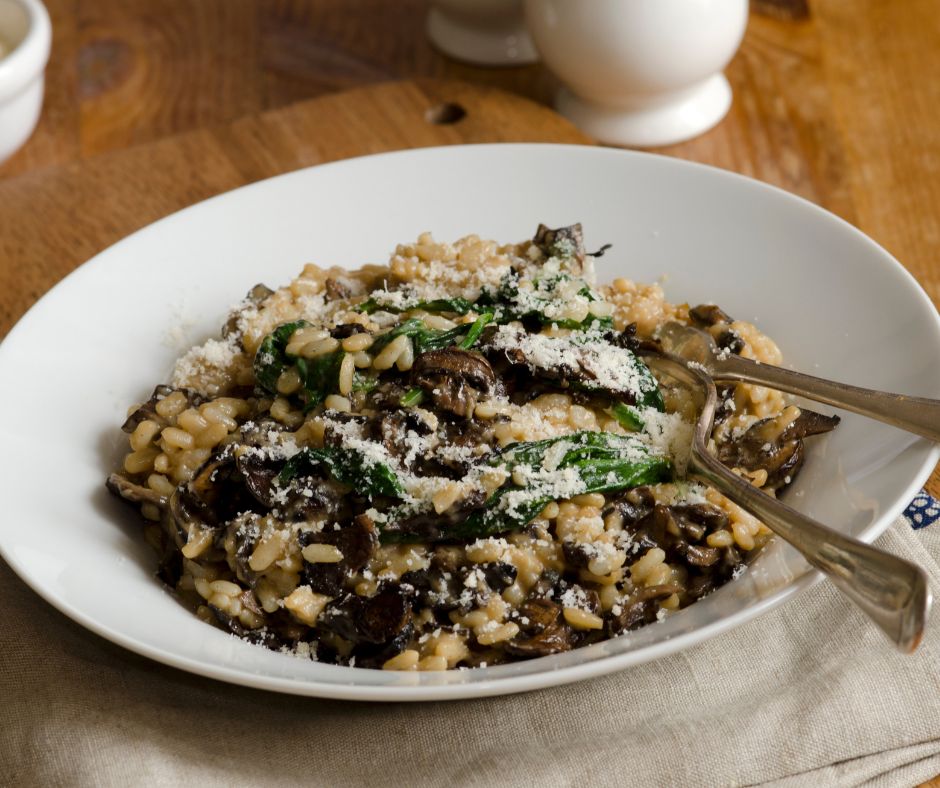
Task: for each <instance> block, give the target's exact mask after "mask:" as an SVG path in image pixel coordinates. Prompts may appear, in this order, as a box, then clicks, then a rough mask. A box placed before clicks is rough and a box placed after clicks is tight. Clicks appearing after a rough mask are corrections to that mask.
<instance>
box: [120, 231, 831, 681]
mask: <svg viewBox="0 0 940 788" xmlns="http://www.w3.org/2000/svg"><path fill="white" fill-rule="evenodd" d="M603 251H604V250H601V251H598V252H595V253H593V254H591V253H586V252H585V250H584V247H583V244H582V236H581V228H580V226H579V225H574V226H572V227H566V228H562V229H559V230H549V229H548V228H546V227H544V226H542V227H539V228H538V231H537V233H536V235H535V238H534V239H533V240H531V241H526V242H523V243H519V244H511V245H507V246H501V245H499V244H497V243H495V242H493V241H485V240H481V239H480V238H477V237H476V236H468V237H466V238H462V239H460V240H459V241H456V242H455V243H453V244H450V243H439V242H437V241H435V240H434V239H433V238H432V237H431V236H430V235H427V234H425V235H422V236H420V237H419V238H418V240H417V241H416V242H415V243H412V244H405V245H401V246H399V247H398V248H397V249H396V250H395V253H394V255H393V256H392V258H391V260H390V262H389V264H388V265H385V266H378V265H368V266H365V267H364V268H361V269H359V270H357V271H348V270H345V269H339V268H331V269H327V270H324V269H321V268H318V267H317V266H315V265H308V266H307V267H306V268H305V269H304V270H303V272H302V273H301V274H300V276H299V277H297V278H296V279H295V280H294V281H293V282H291V283H290V284H289V285H287V286H286V287H282V288H280V289H279V290H270V289H268V288H267V287H265V286H263V285H258V286H256V287H255V288H253V289H252V290H251V292H250V293H249V294H248V296H247V298H246V299H245V300H244V301H243V302H241V303H240V304H238V305H237V306H236V307H235V308H234V309H233V310H232V312H231V313H230V315H229V316H228V320H227V321H226V323H225V325H224V327H223V329H222V332H221V336H220V337H219V338H217V339H210V340H208V341H207V342H206V343H205V344H203V345H200V346H198V347H195V348H193V349H192V350H190V351H189V352H188V353H187V354H186V355H184V356H183V357H182V358H181V359H180V360H179V361H178V362H177V364H176V368H175V370H174V372H173V374H172V379H171V381H170V383H169V384H168V385H160V386H157V388H156V389H155V390H154V392H153V396H152V397H151V398H150V399H149V400H148V401H147V402H145V403H143V404H142V405H139V406H136V407H134V408H133V409H132V410H131V412H130V415H129V417H128V419H127V421H126V422H125V423H124V426H123V430H124V432H126V433H127V434H128V439H129V443H130V448H129V451H128V453H127V454H126V456H125V457H124V462H123V468H122V469H121V471H119V472H117V473H114V474H112V475H111V476H110V478H109V479H108V487H109V488H110V489H111V490H112V492H114V493H116V494H117V495H119V496H121V497H122V498H124V499H126V500H127V501H130V502H132V503H133V504H135V505H137V506H139V508H140V511H141V513H142V515H143V518H144V520H145V522H146V528H145V535H146V538H147V540H148V541H149V542H150V543H151V544H152V545H153V547H154V548H155V549H156V550H157V552H158V554H159V556H160V559H159V576H160V577H161V578H162V579H163V581H164V582H166V583H167V584H168V585H169V586H171V587H172V588H174V589H176V591H177V592H178V593H179V594H180V596H181V597H182V598H184V599H185V600H187V602H188V603H190V604H191V605H192V606H193V607H194V608H195V610H196V614H197V615H198V616H199V617H200V618H202V619H204V620H205V621H207V622H213V623H215V624H217V625H218V626H220V627H222V628H223V629H225V630H227V631H228V632H231V633H233V634H235V635H237V636H239V637H241V638H244V639H246V640H249V641H251V642H253V643H258V644H262V645H264V646H267V647H269V648H272V649H278V650H284V651H289V652H291V653H294V654H297V655H300V656H303V657H307V658H310V659H316V660H320V661H322V662H329V663H337V664H341V665H355V666H357V667H369V668H385V669H388V670H444V669H447V668H457V667H478V666H484V665H492V664H495V663H500V662H507V661H510V660H516V659H525V658H529V657H537V656H543V655H547V654H553V653H557V652H560V651H566V650H568V649H572V648H577V647H578V646H581V645H585V644H588V643H593V642H596V641H598V640H602V639H604V638H610V637H617V636H620V635H622V634H624V633H626V632H629V631H630V630H633V629H636V628H638V627H641V626H644V625H648V624H653V623H655V622H656V621H658V620H662V619H663V618H664V617H666V616H668V615H670V614H672V613H673V612H674V611H677V610H679V609H680V608H682V607H685V606H686V605H689V604H691V603H692V602H694V601H695V600H697V599H699V598H700V597H702V596H704V595H706V594H708V593H710V592H712V591H713V590H714V589H715V588H717V587H718V586H720V585H722V584H723V583H725V582H727V581H728V580H729V579H731V578H733V577H735V576H736V575H737V574H739V573H740V572H741V571H743V568H744V566H745V562H746V561H747V558H748V554H749V553H751V552H752V551H754V550H756V549H757V548H759V547H760V546H761V545H762V544H764V542H766V541H767V539H768V538H769V535H770V532H769V531H768V530H767V529H766V527H765V526H763V525H762V524H761V523H760V522H758V521H757V520H755V519H754V518H753V517H751V516H750V515H749V514H748V513H747V512H745V511H743V510H742V509H740V508H738V507H737V506H735V505H734V504H732V503H731V502H730V501H728V500H727V499H725V498H724V497H722V496H721V495H720V494H718V493H717V492H716V491H715V490H713V489H709V488H707V487H704V486H701V485H698V484H693V483H688V482H685V481H682V470H683V468H682V466H683V462H684V458H685V455H686V454H687V453H688V448H689V446H688V444H689V442H690V440H691V430H692V423H691V422H692V420H693V419H694V417H695V403H694V402H693V398H692V396H691V394H690V392H689V391H687V390H685V389H683V388H681V387H678V386H676V385H671V384H670V382H669V381H660V380H657V379H656V378H655V377H654V376H653V375H652V374H651V373H650V371H649V369H648V368H647V367H646V366H645V365H644V364H643V362H642V361H641V359H640V357H639V356H638V355H637V354H636V351H637V350H638V349H639V348H641V347H642V346H644V345H645V346H655V339H656V332H657V327H658V326H660V325H662V324H663V323H664V322H666V321H669V320H675V321H679V322H681V323H686V324H690V325H694V326H697V327H699V328H701V329H703V330H705V331H707V332H708V333H710V334H711V336H712V337H713V338H714V339H715V341H716V342H717V344H718V345H719V346H720V347H722V348H724V349H725V350H726V351H727V352H730V353H739V354H741V355H742V356H745V357H748V358H753V359H757V360H759V361H761V362H763V363H768V364H779V363H780V360H781V358H780V352H779V350H778V349H777V347H776V345H775V344H774V343H773V341H771V340H770V339H769V338H768V337H766V336H764V335H763V334H761V333H760V332H759V331H758V330H757V329H756V328H755V327H754V326H753V325H751V324H749V323H745V322H741V321H736V320H732V318H730V317H729V316H728V315H727V314H725V313H724V312H723V311H722V310H721V309H719V308H718V307H716V306H712V305H703V306H696V307H692V308H690V307H689V306H688V305H686V304H683V305H678V306H674V305H671V304H669V303H667V302H666V301H665V300H664V298H663V292H662V290H661V288H660V287H659V286H658V285H639V284H635V283H634V282H631V281H629V280H626V279H616V280H614V281H613V283H612V284H610V285H602V286H598V285H596V284H595V281H594V271H593V269H594V265H595V259H596V258H599V257H601V255H602V253H603ZM603 262H604V261H598V262H597V265H598V266H601V265H603ZM719 395H720V399H721V406H720V408H719V412H718V415H717V418H716V426H715V428H714V431H713V434H712V438H713V440H712V444H713V445H712V447H711V448H712V450H713V451H714V452H715V453H716V455H717V456H718V457H719V459H720V460H721V461H722V462H724V463H725V464H726V465H728V466H729V467H731V468H732V469H734V471H735V472H736V473H739V474H741V475H743V476H745V477H746V478H748V479H749V480H750V481H751V482H752V483H753V484H754V485H756V486H757V487H760V488H762V489H764V490H765V491H766V492H767V493H768V494H770V495H775V494H777V493H778V492H779V491H780V490H782V489H783V488H784V487H786V486H787V485H788V484H790V482H791V481H792V480H793V478H794V477H795V476H796V474H797V472H798V471H799V469H800V466H801V465H802V461H803V438H804V437H806V436H807V435H811V434H815V433H819V432H825V431H827V430H829V429H832V427H834V426H835V423H836V421H837V420H836V419H828V418H826V417H822V416H819V415H818V414H813V413H811V412H809V411H802V412H801V411H800V410H799V409H798V408H796V407H794V406H792V405H788V404H787V403H786V402H785V401H784V399H783V397H782V396H781V395H780V394H779V393H778V392H775V391H770V390H768V389H765V388H762V387H759V386H752V385H744V384H740V385H726V386H719Z"/></svg>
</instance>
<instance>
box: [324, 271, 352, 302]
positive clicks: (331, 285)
mask: <svg viewBox="0 0 940 788" xmlns="http://www.w3.org/2000/svg"><path fill="white" fill-rule="evenodd" d="M351 295H352V291H351V290H350V289H349V286H348V285H345V284H343V283H342V282H341V281H340V280H339V279H334V278H333V277H330V278H329V279H327V280H326V300H327V301H341V300H342V299H344V298H349V296H351Z"/></svg>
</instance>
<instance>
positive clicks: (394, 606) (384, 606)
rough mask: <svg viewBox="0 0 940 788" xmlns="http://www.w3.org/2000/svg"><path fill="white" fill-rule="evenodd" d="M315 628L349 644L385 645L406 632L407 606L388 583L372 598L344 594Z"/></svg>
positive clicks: (396, 586) (403, 594)
mask: <svg viewBox="0 0 940 788" xmlns="http://www.w3.org/2000/svg"><path fill="white" fill-rule="evenodd" d="M317 626H318V627H319V628H320V629H323V630H327V631H329V632H335V633H336V634H337V635H339V636H340V637H342V638H345V639H346V640H348V641H350V642H351V643H355V644H359V643H366V644H370V645H387V644H389V643H391V642H392V641H394V640H395V639H396V638H398V637H399V636H400V635H401V634H402V632H403V631H406V630H407V629H409V628H410V626H411V604H410V602H409V599H408V594H407V593H406V592H405V591H404V590H403V589H402V587H401V586H400V585H399V584H398V583H388V584H386V585H384V586H382V587H381V588H380V589H379V591H378V593H376V594H375V596H371V597H364V596H357V595H356V594H346V595H345V596H343V597H342V599H339V600H335V601H333V602H331V603H330V604H329V605H328V606H327V608H326V610H324V611H323V613H321V614H320V618H319V619H318V621H317Z"/></svg>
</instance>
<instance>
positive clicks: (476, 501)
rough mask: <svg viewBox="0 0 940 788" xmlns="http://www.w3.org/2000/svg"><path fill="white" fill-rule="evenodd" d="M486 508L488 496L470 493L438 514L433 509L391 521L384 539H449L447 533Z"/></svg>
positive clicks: (423, 540)
mask: <svg viewBox="0 0 940 788" xmlns="http://www.w3.org/2000/svg"><path fill="white" fill-rule="evenodd" d="M485 506H486V495H484V494H483V493H482V492H480V491H475V492H472V493H470V494H469V495H468V496H467V497H466V498H463V499H461V500H459V501H457V502H455V503H453V504H451V506H450V507H448V508H447V509H445V510H444V511H443V512H441V513H440V514H438V513H437V512H436V511H434V510H433V509H431V510H428V511H424V512H418V513H417V514H413V515H410V516H408V517H406V518H403V519H401V520H395V521H390V522H388V523H386V524H385V525H384V526H383V527H382V538H383V539H386V540H388V541H396V542H403V541H411V540H413V541H415V542H433V541H440V540H442V539H446V538H447V532H448V530H449V529H452V528H453V527H454V526H456V525H460V524H461V523H463V522H464V521H465V520H466V519H467V518H468V517H469V516H470V515H471V514H473V513H474V512H475V511H477V510H479V509H482V508H484V507H485Z"/></svg>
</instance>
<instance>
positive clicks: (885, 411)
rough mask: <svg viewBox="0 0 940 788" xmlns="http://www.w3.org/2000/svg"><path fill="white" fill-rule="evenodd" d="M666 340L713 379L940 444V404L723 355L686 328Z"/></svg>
mask: <svg viewBox="0 0 940 788" xmlns="http://www.w3.org/2000/svg"><path fill="white" fill-rule="evenodd" d="M660 339H661V341H662V345H663V347H664V348H665V349H666V350H667V351H668V352H670V353H672V354H673V355H674V356H679V357H681V358H683V359H685V360H686V361H693V362H695V363H697V364H700V365H701V366H702V368H703V369H704V371H705V372H707V373H708V374H709V375H711V377H712V379H713V380H716V381H736V382H741V383H757V384H758V385H760V386H767V387H768V388H772V389H777V390H778V391H786V392H788V393H790V394H797V395H799V396H802V397H806V398H807V399H811V400H814V401H815V402H822V403H825V404H826V405H834V406H835V407H837V408H844V409H845V410H850V411H852V412H853V413H860V414H861V415H862V416H868V417H869V418H872V419H876V420H878V421H883V422H884V423H885V424H890V425H892V426H893V427H899V428H900V429H902V430H907V431H908V432H913V433H915V434H916V435H922V436H923V437H925V438H929V439H930V440H932V441H937V442H940V400H935V399H928V398H927V397H907V396H905V395H903V394H889V393H887V392H885V391H875V390H873V389H865V388H860V387H858V386H849V385H848V384H846V383H836V382H835V381H832V380H825V379H824V378H817V377H814V376H813V375H806V374H804V373H802V372H794V371H792V370H789V369H783V368H782V367H775V366H773V365H771V364H759V363H758V362H756V361H751V360H750V359H746V358H741V357H740V356H736V355H734V354H731V353H727V352H722V351H720V350H719V349H718V347H717V345H715V342H714V340H713V339H712V338H711V336H709V335H708V334H706V333H705V332H704V331H700V330H699V329H697V328H692V327H691V326H684V325H682V324H681V323H666V325H665V326H663V327H662V329H661V330H660Z"/></svg>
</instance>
